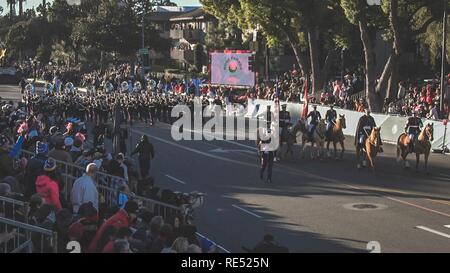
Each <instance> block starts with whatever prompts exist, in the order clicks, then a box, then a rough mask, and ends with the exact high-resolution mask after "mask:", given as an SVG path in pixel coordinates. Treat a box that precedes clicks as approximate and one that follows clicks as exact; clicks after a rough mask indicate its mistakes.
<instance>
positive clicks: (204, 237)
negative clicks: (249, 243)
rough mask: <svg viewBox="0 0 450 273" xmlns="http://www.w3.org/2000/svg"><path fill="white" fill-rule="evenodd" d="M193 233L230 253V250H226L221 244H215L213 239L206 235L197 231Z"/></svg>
mask: <svg viewBox="0 0 450 273" xmlns="http://www.w3.org/2000/svg"><path fill="white" fill-rule="evenodd" d="M195 234H197V236H200V237H202V238H203V239H206V240H208V241H211V242H212V243H213V244H214V245H215V246H216V247H218V248H220V249H222V250H223V251H225V252H226V253H231V252H230V251H228V250H227V249H225V248H224V247H223V246H221V245H218V244H216V243H215V242H214V241H212V240H210V239H209V238H208V237H206V236H204V235H202V234H200V233H199V232H196V233H195Z"/></svg>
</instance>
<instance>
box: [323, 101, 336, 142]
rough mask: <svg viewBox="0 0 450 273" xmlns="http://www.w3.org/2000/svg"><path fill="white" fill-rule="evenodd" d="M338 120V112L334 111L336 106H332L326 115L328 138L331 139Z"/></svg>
mask: <svg viewBox="0 0 450 273" xmlns="http://www.w3.org/2000/svg"><path fill="white" fill-rule="evenodd" d="M336 118H337V113H336V110H334V105H333V104H330V109H328V111H327V113H326V114H325V122H326V123H327V138H328V139H330V137H331V136H330V133H331V129H332V128H333V126H334V124H336Z"/></svg>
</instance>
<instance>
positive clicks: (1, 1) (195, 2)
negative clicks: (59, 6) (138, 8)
mask: <svg viewBox="0 0 450 273" xmlns="http://www.w3.org/2000/svg"><path fill="white" fill-rule="evenodd" d="M49 2H52V1H51V0H49ZM172 2H175V3H177V4H178V6H200V1H199V0H172ZM40 3H42V0H27V1H26V2H25V7H26V8H31V7H33V6H34V7H37V6H39V4H40ZM0 6H2V7H3V9H4V10H6V0H0ZM16 9H17V8H16Z"/></svg>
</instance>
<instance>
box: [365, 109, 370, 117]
mask: <svg viewBox="0 0 450 273" xmlns="http://www.w3.org/2000/svg"><path fill="white" fill-rule="evenodd" d="M364 113H366V115H367V116H368V115H370V109H369V108H366V109H364Z"/></svg>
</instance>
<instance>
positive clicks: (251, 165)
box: [132, 129, 260, 168]
mask: <svg viewBox="0 0 450 273" xmlns="http://www.w3.org/2000/svg"><path fill="white" fill-rule="evenodd" d="M132 131H133V132H135V133H137V134H141V135H142V134H144V135H147V136H148V137H150V138H153V139H156V140H158V141H161V142H164V143H166V144H169V145H172V146H175V147H178V148H180V149H183V150H186V151H190V152H193V153H196V154H201V155H204V156H207V157H210V158H214V159H218V160H222V161H226V162H230V163H235V164H240V165H242V166H247V167H256V168H260V166H259V165H256V164H250V163H247V162H243V161H239V160H233V159H230V158H226V157H222V156H217V155H212V154H210V153H205V152H202V151H199V150H196V149H193V148H189V147H186V146H183V145H181V144H178V143H176V142H174V141H169V140H167V139H164V138H160V137H156V136H152V135H148V134H147V133H145V132H143V131H139V130H135V129H132Z"/></svg>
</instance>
